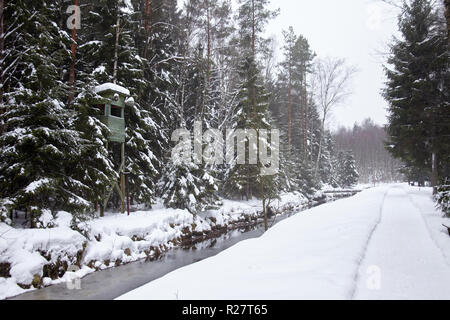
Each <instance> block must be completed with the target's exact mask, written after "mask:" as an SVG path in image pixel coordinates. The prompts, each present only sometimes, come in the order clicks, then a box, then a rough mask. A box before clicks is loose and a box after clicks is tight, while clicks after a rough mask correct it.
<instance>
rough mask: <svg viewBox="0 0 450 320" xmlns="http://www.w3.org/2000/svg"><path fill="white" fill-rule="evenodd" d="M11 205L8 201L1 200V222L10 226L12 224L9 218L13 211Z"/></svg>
mask: <svg viewBox="0 0 450 320" xmlns="http://www.w3.org/2000/svg"><path fill="white" fill-rule="evenodd" d="M10 205H11V201H9V200H7V199H0V222H4V223H6V224H9V225H10V224H11V222H12V221H11V219H10V217H9V212H10V211H11V208H10Z"/></svg>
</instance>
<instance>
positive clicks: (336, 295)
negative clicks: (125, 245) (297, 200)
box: [119, 186, 389, 300]
mask: <svg viewBox="0 0 450 320" xmlns="http://www.w3.org/2000/svg"><path fill="white" fill-rule="evenodd" d="M388 188H389V187H387V186H385V187H378V188H374V189H371V190H366V191H364V192H362V193H360V194H358V195H356V196H355V197H352V198H349V199H344V200H340V201H337V202H334V203H332V204H325V205H323V206H320V207H317V208H314V209H311V210H307V211H305V212H303V213H302V214H299V215H296V216H293V217H291V218H289V219H287V220H284V221H282V222H280V223H279V224H277V225H276V226H275V227H273V228H272V229H271V230H269V231H268V232H267V233H266V234H264V235H263V236H262V237H261V238H259V239H253V240H247V241H244V242H241V243H239V244H237V245H236V246H234V247H232V248H230V249H228V250H226V251H224V252H222V253H220V254H219V255H217V256H216V257H213V258H210V259H207V260H204V261H202V262H199V263H196V264H194V265H191V266H188V267H185V268H182V269H179V270H176V271H174V272H172V273H170V274H168V275H167V276H165V277H163V278H161V279H159V280H156V281H154V282H151V283H149V284H147V285H145V286H143V287H141V288H138V289H136V290H134V291H131V292H129V293H128V294H126V295H124V296H122V297H120V298H119V299H124V300H126V299H176V298H178V299H186V300H188V299H205V300H209V299H227V300H233V299H257V300H264V299H348V298H350V297H351V296H352V293H353V290H354V288H355V278H356V275H357V273H358V266H359V264H360V261H361V259H362V258H363V255H364V252H365V249H366V247H367V244H368V241H369V239H370V236H371V234H372V232H373V230H374V228H375V226H376V225H377V224H378V222H379V219H380V208H381V206H382V203H383V199H384V196H385V194H386V192H387V190H388Z"/></svg>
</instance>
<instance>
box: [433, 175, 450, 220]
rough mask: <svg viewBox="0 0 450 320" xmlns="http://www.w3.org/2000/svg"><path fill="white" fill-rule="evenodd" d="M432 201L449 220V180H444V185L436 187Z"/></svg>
mask: <svg viewBox="0 0 450 320" xmlns="http://www.w3.org/2000/svg"><path fill="white" fill-rule="evenodd" d="M434 199H435V200H436V202H437V205H438V207H439V208H440V209H441V210H442V211H443V212H444V214H445V215H446V216H447V217H449V218H450V178H446V179H445V181H444V183H443V184H442V185H440V186H438V187H437V190H436V194H435V195H434Z"/></svg>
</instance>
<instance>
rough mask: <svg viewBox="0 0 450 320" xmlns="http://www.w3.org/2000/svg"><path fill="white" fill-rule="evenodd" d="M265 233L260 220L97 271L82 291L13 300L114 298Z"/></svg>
mask: <svg viewBox="0 0 450 320" xmlns="http://www.w3.org/2000/svg"><path fill="white" fill-rule="evenodd" d="M291 215H292V214H288V215H283V216H280V217H277V218H276V219H275V220H274V221H270V222H271V223H272V224H276V223H278V222H280V221H282V220H284V219H286V218H287V217H289V216H291ZM263 233H264V224H261V223H260V224H258V225H255V226H253V227H249V228H246V229H240V230H233V231H230V232H228V233H227V234H225V235H222V236H221V237H219V238H216V239H212V240H207V241H204V242H202V243H199V244H196V245H195V246H193V247H191V248H189V249H181V248H180V249H173V250H169V251H168V252H166V253H164V254H163V255H162V256H161V257H160V259H159V260H156V261H148V262H146V261H139V262H134V263H130V264H127V265H123V266H119V267H116V268H112V269H108V270H103V271H98V272H94V273H92V274H89V275H87V276H86V277H84V278H82V279H81V289H80V290H70V289H68V287H67V284H65V283H64V284H58V285H53V286H50V287H46V288H43V289H40V290H35V291H31V292H28V293H24V294H22V295H19V296H17V297H14V298H12V300H111V299H114V298H117V297H119V296H121V295H123V294H125V293H127V292H129V291H131V290H134V289H136V288H138V287H140V286H142V285H144V284H147V283H149V282H151V281H153V280H156V279H158V278H161V277H163V276H164V275H166V274H168V273H170V272H172V271H174V270H176V269H179V268H181V267H184V266H187V265H190V264H192V263H195V262H198V261H201V260H204V259H206V258H209V257H213V256H215V255H217V254H218V253H220V252H222V251H223V250H226V249H228V248H230V247H232V246H233V245H235V244H237V243H238V242H240V241H243V240H247V239H252V238H258V237H260V236H261V235H262V234H263Z"/></svg>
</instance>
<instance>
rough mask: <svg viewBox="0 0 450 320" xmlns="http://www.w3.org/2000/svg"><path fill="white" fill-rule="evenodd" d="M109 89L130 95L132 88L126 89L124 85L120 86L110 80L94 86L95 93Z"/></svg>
mask: <svg viewBox="0 0 450 320" xmlns="http://www.w3.org/2000/svg"><path fill="white" fill-rule="evenodd" d="M109 90H110V91H114V92H117V93H121V94H123V95H126V96H129V95H130V90H128V89H126V88H124V87H121V86H119V85H117V84H114V83H109V82H108V83H104V84H101V85H99V86H96V87H95V88H94V92H95V93H100V92H105V91H109Z"/></svg>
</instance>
